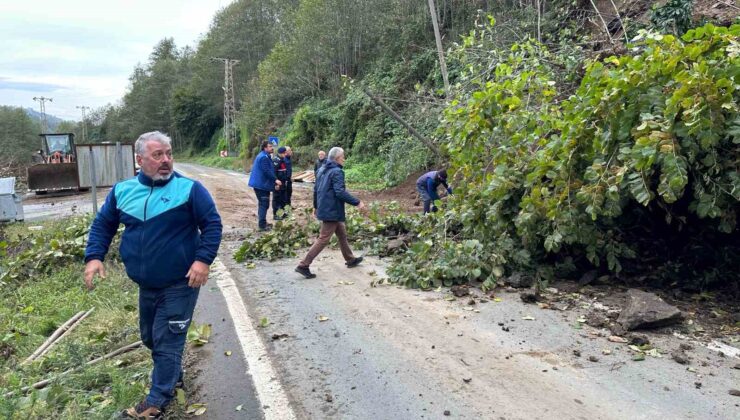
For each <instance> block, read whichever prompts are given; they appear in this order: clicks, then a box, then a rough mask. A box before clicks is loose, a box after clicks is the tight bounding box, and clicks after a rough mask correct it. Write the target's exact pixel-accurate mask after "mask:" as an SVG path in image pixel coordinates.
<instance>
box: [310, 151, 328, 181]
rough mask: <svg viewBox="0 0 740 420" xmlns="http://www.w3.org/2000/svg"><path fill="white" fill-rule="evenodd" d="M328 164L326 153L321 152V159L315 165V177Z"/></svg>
mask: <svg viewBox="0 0 740 420" xmlns="http://www.w3.org/2000/svg"><path fill="white" fill-rule="evenodd" d="M325 163H326V152H325V151H323V150H319V158H318V159H316V163H314V165H313V173H314V175H318V174H319V169H321V167H322V166H324V164H325Z"/></svg>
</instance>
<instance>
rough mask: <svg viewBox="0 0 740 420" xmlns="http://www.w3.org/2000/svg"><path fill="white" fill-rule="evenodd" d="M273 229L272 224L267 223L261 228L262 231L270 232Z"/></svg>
mask: <svg viewBox="0 0 740 420" xmlns="http://www.w3.org/2000/svg"><path fill="white" fill-rule="evenodd" d="M271 230H272V225H267V226H265V227H263V228H260V232H269V231H271Z"/></svg>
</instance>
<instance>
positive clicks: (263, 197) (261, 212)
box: [254, 188, 270, 229]
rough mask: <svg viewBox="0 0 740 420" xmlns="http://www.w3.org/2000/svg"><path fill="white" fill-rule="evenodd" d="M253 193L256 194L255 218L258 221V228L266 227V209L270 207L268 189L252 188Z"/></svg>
mask: <svg viewBox="0 0 740 420" xmlns="http://www.w3.org/2000/svg"><path fill="white" fill-rule="evenodd" d="M254 194H255V195H256V196H257V205H258V209H257V220H258V221H259V227H260V229H264V228H266V227H267V209H269V208H270V191H265V190H259V189H257V188H255V189H254Z"/></svg>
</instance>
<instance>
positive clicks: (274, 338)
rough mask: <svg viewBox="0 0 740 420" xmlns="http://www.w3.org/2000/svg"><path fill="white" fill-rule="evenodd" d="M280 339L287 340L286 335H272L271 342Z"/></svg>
mask: <svg viewBox="0 0 740 420" xmlns="http://www.w3.org/2000/svg"><path fill="white" fill-rule="evenodd" d="M281 338H288V334H273V335H272V339H273V340H280V339H281Z"/></svg>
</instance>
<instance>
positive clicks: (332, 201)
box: [295, 147, 365, 279]
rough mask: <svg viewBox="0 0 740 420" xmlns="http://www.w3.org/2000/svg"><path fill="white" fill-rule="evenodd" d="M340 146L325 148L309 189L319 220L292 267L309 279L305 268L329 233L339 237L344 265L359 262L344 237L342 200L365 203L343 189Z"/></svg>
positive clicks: (327, 238)
mask: <svg viewBox="0 0 740 420" xmlns="http://www.w3.org/2000/svg"><path fill="white" fill-rule="evenodd" d="M344 159H345V158H344V150H343V149H342V148H341V147H333V148H332V149H331V150H329V157H328V159H327V162H326V163H325V164H324V165H323V166H322V167H321V168H320V169H319V172H318V174H316V185H315V186H314V190H313V208H314V214H315V215H316V218H317V219H319V220H320V221H321V231H320V232H319V238H318V239H317V240H316V242H314V244H313V246H311V249H309V250H308V254H306V257H305V258H304V259H303V261H301V262H300V263H299V264H298V267H296V269H295V271H297V272H299V273H301V274H302V275H303V277H305V278H307V279H312V278H314V277H316V275H315V274H313V273H311V270H310V269H309V268H308V267H309V266H310V265H311V263H312V262H313V260H314V259H315V258H316V256H318V255H319V253H320V252H321V251H322V250H323V249H324V248H325V247H326V246H327V245H328V244H329V241H330V240H331V237H332V235H334V234H336V235H337V239H338V240H339V249H341V251H342V256H343V257H344V260H345V261H346V263H345V264H346V265H347V267H350V268H352V267H356V266H357V265H358V264H360V262H362V257H355V256H354V255H353V254H352V250H351V249H350V247H349V241H347V228H346V227H345V225H344V221H345V220H346V217H345V213H344V205H345V203H347V204H351V205H353V206H357V208H358V209H360V210H362V209H364V208H365V204H363V203H362V201H360V200H359V199H357V198H355V197H353V196H352V194H350V193H349V192H347V190H346V189H345V186H344V171H343V170H342V165H343V164H344Z"/></svg>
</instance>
